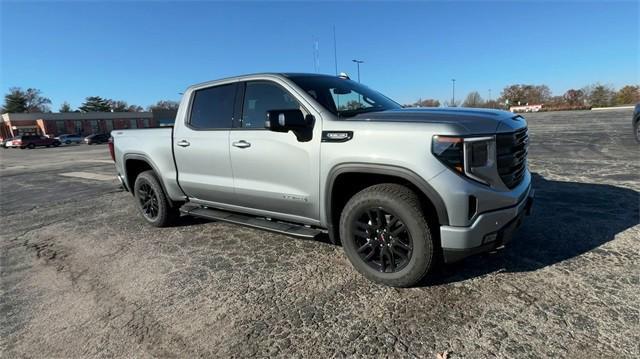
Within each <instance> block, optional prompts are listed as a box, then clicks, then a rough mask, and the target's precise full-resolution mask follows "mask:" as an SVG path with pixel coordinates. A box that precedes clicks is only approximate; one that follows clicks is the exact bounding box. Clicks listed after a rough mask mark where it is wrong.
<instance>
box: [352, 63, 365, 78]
mask: <svg viewBox="0 0 640 359" xmlns="http://www.w3.org/2000/svg"><path fill="white" fill-rule="evenodd" d="M351 61H353V62H355V63H356V64H357V65H358V82H360V64H362V63H364V61H362V60H351Z"/></svg>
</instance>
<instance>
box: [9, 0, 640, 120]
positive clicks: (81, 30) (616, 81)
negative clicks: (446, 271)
mask: <svg viewBox="0 0 640 359" xmlns="http://www.w3.org/2000/svg"><path fill="white" fill-rule="evenodd" d="M639 11H640V9H639V5H638V2H637V1H626V2H612V1H601V2H582V1H580V2H579V1H571V2H548V1H547V2H533V1H529V2H513V1H512V2H505V1H501V2H477V1H476V2H459V1H456V2H434V1H430V2H426V1H425V2H394V3H391V2H342V3H338V2H236V3H230V2H155V1H144V2H131V1H128V2H116V1H105V2H100V1H93V2H86V1H85V2H79V1H69V2H33V3H29V2H24V1H20V2H17V1H15V2H14V1H4V0H2V3H1V8H0V12H1V18H0V20H1V25H0V27H1V32H2V33H1V47H0V51H1V60H2V63H1V78H0V85H1V87H0V89H1V90H2V92H3V93H5V92H6V91H7V89H8V88H9V87H12V86H20V87H23V88H27V87H35V88H39V89H41V90H42V91H43V92H44V94H45V95H46V96H48V97H50V98H51V99H52V101H53V110H57V108H58V107H59V105H60V104H61V103H62V102H63V101H68V102H70V103H71V105H72V106H74V107H76V106H78V105H80V104H81V102H82V101H83V99H84V98H85V97H86V96H92V95H96V96H102V97H107V98H113V99H122V100H125V101H128V102H129V103H134V104H139V105H143V106H146V105H149V104H151V103H154V102H156V101H157V100H160V99H174V100H177V99H179V98H180V95H178V93H179V92H182V91H183V90H184V89H185V88H186V87H187V86H188V85H190V84H193V83H197V82H202V81H207V80H212V79H216V78H220V77H225V76H231V75H236V74H243V73H252V72H262V71H292V72H314V71H315V68H314V40H316V39H317V40H318V44H319V60H320V61H319V62H320V68H319V69H320V72H322V73H334V53H333V30H332V28H333V25H334V24H335V26H336V30H337V39H338V41H337V49H338V51H337V55H338V68H339V71H345V72H347V73H349V74H350V75H351V77H352V78H355V77H356V67H355V64H354V63H352V62H351V60H352V59H354V58H358V59H362V60H364V61H365V63H364V64H363V65H361V76H362V82H363V83H365V84H367V85H368V86H370V87H373V88H375V89H378V90H379V91H381V92H383V93H385V94H387V95H388V96H389V97H391V98H393V99H395V100H396V101H398V102H401V103H408V102H413V101H415V100H416V99H417V98H419V97H421V98H436V99H439V100H441V101H443V100H446V99H449V98H450V97H451V78H456V97H457V98H461V97H463V96H465V95H466V94H467V93H468V92H469V91H472V90H477V91H479V92H480V94H481V95H482V96H483V97H485V98H486V97H488V93H489V89H491V90H492V91H491V93H492V97H493V98H495V97H496V96H498V95H499V93H500V91H501V89H502V88H503V87H504V86H505V85H508V84H513V83H533V84H547V85H549V86H550V87H551V89H552V91H553V92H554V94H562V93H563V92H564V91H565V90H566V89H568V88H572V87H573V88H579V87H582V86H584V85H587V84H589V83H593V82H597V81H599V82H602V83H606V84H610V85H612V86H614V87H620V86H622V85H625V84H633V83H636V84H637V83H638V82H640V81H639V66H640V65H639V55H638V52H639V51H638V50H639V43H640V39H639V33H640V29H639V24H638V22H639V20H638V18H639V14H640V12H639Z"/></svg>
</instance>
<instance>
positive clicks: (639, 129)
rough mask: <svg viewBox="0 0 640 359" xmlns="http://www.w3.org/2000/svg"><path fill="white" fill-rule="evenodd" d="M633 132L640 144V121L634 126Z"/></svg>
mask: <svg viewBox="0 0 640 359" xmlns="http://www.w3.org/2000/svg"><path fill="white" fill-rule="evenodd" d="M633 132H634V134H635V135H636V142H638V143H640V119H638V120H636V123H635V124H634V125H633Z"/></svg>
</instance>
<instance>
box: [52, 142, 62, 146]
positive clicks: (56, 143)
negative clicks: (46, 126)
mask: <svg viewBox="0 0 640 359" xmlns="http://www.w3.org/2000/svg"><path fill="white" fill-rule="evenodd" d="M60 145H61V143H60V142H59V141H56V142H54V143H53V147H58V146H60Z"/></svg>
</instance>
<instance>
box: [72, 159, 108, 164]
mask: <svg viewBox="0 0 640 359" xmlns="http://www.w3.org/2000/svg"><path fill="white" fill-rule="evenodd" d="M78 162H91V163H109V164H113V161H112V160H78Z"/></svg>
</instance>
